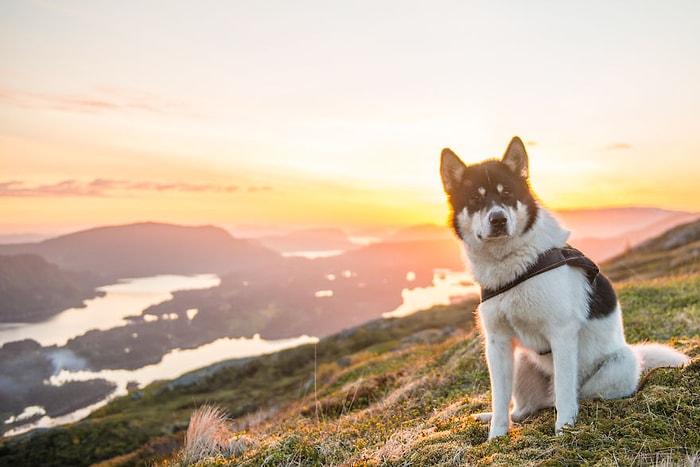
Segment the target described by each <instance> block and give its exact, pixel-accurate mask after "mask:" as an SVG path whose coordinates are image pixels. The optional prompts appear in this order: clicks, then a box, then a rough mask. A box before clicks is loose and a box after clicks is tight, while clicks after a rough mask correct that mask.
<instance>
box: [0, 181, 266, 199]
mask: <svg viewBox="0 0 700 467" xmlns="http://www.w3.org/2000/svg"><path fill="white" fill-rule="evenodd" d="M267 191H272V187H269V186H248V187H242V186H239V185H216V184H193V183H158V182H149V181H138V182H130V181H126V180H113V179H106V178H96V179H94V180H91V181H87V182H85V181H77V180H62V181H59V182H56V183H53V184H43V185H31V184H28V183H27V182H24V181H20V180H10V181H6V182H0V197H6V198H7V197H14V198H22V197H57V196H66V197H83V196H85V197H109V196H114V195H115V194H116V193H117V192H154V193H155V192H181V193H236V192H240V193H243V192H248V193H258V192H267Z"/></svg>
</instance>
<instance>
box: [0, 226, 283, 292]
mask: <svg viewBox="0 0 700 467" xmlns="http://www.w3.org/2000/svg"><path fill="white" fill-rule="evenodd" d="M20 253H31V254H37V255H40V256H42V257H43V258H45V259H46V260H48V261H50V262H52V263H55V264H56V265H58V266H59V267H61V268H62V269H67V270H71V271H90V272H92V273H94V274H95V275H96V276H98V277H100V278H102V279H103V280H105V281H110V280H114V279H121V278H126V277H143V276H152V275H157V274H165V273H169V274H196V273H220V274H221V273H227V272H232V271H236V270H239V269H241V268H244V267H245V268H251V267H256V266H263V265H266V264H269V263H271V262H274V261H275V260H277V259H278V258H279V255H278V254H277V253H275V252H273V251H272V250H269V249H267V248H265V247H263V246H261V245H259V244H257V243H256V242H253V241H249V240H241V239H236V238H234V237H233V236H231V234H229V233H228V232H227V231H226V230H224V229H221V228H219V227H214V226H198V227H189V226H181V225H174V224H162V223H155V222H145V223H138V224H128V225H120V226H108V227H97V228H94V229H90V230H84V231H80V232H76V233H72V234H68V235H63V236H60V237H56V238H52V239H48V240H44V241H42V242H38V243H24V244H10V245H0V254H5V255H8V254H20Z"/></svg>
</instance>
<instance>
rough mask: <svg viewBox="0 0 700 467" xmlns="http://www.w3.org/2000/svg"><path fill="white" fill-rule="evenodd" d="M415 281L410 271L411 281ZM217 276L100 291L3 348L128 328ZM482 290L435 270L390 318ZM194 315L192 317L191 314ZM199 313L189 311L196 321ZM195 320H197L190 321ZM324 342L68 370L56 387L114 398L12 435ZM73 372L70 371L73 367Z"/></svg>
mask: <svg viewBox="0 0 700 467" xmlns="http://www.w3.org/2000/svg"><path fill="white" fill-rule="evenodd" d="M411 277H415V274H413V273H411V272H408V273H407V279H409V280H410V278H411ZM220 282H221V281H220V279H219V278H218V277H217V276H215V275H213V274H203V275H195V276H175V275H163V276H155V277H146V278H135V279H125V280H123V281H120V282H119V283H117V284H113V285H109V286H106V287H102V288H100V290H102V291H104V292H105V296H103V297H98V298H95V299H92V300H87V301H86V306H85V307H84V308H72V309H69V310H66V311H64V312H62V313H60V314H58V315H56V316H55V317H54V318H53V319H51V320H49V321H45V322H41V323H28V324H22V323H13V324H2V325H0V345H1V344H2V343H5V342H11V341H17V340H21V339H26V338H29V339H34V340H36V341H38V342H39V343H41V345H43V346H50V345H58V346H62V345H64V344H65V343H66V342H67V341H68V340H69V339H70V338H72V337H76V336H79V335H82V334H84V333H85V332H87V331H89V330H91V329H102V330H106V329H110V328H112V327H115V326H124V325H126V324H128V321H127V319H126V318H127V317H129V316H135V315H141V314H142V312H143V310H145V309H146V308H148V307H149V306H151V305H155V304H157V303H161V302H163V301H166V300H169V299H170V298H172V292H174V291H176V290H186V289H206V288H211V287H215V286H217V285H219V284H220ZM478 293H479V289H478V287H477V286H475V285H474V284H473V283H472V282H471V277H470V276H469V275H468V274H466V273H463V272H455V271H450V270H441V269H438V270H435V272H434V275H433V284H432V285H431V286H429V287H415V288H411V289H409V288H407V289H404V290H403V293H402V297H403V303H402V304H401V305H400V306H399V307H398V308H396V309H395V310H392V311H390V312H388V313H385V314H384V316H385V317H399V316H405V315H408V314H410V313H413V312H416V311H418V310H423V309H426V308H430V307H431V306H433V305H436V304H450V303H455V302H457V301H460V300H463V299H465V298H469V297H473V296H474V295H475V294H478ZM190 312H192V314H190ZM196 312H197V310H196V309H192V310H188V316H193V314H194V313H196ZM190 319H191V317H190ZM316 342H318V339H317V338H315V337H310V336H299V337H295V338H291V339H279V340H266V339H261V338H260V337H259V336H255V337H253V338H252V339H246V338H224V339H218V340H216V341H214V342H211V343H208V344H205V345H202V346H200V347H199V348H196V349H175V350H172V351H171V352H169V353H168V354H166V355H165V356H164V357H163V359H162V360H161V361H160V362H159V363H157V364H154V365H148V366H145V367H142V368H139V369H136V370H131V371H129V370H103V371H76V370H68V369H65V368H66V366H65V365H63V368H64V369H62V370H61V371H60V372H58V374H56V375H54V376H53V377H51V379H50V380H49V381H48V383H49V384H52V385H62V384H64V383H65V382H67V381H86V380H91V379H96V378H103V379H105V380H108V381H111V382H114V383H115V384H116V386H117V389H116V390H115V391H114V392H113V393H112V394H110V396H109V397H107V398H105V399H103V400H101V401H99V402H98V403H96V404H93V405H91V406H89V407H85V408H82V409H80V410H77V411H75V412H73V413H70V414H68V415H65V416H62V417H57V418H50V417H48V416H46V415H44V416H43V417H41V418H40V419H39V420H38V421H35V422H32V423H27V424H25V425H21V426H19V427H18V428H16V429H14V430H12V431H9V432H7V433H6V435H14V434H19V433H22V432H26V431H29V430H31V429H34V428H39V427H51V426H57V425H61V424H65V423H70V422H73V421H76V420H79V419H81V418H83V417H85V416H87V415H88V414H89V413H90V412H92V411H93V410H95V409H97V408H99V407H101V406H103V405H105V404H106V403H107V402H109V400H111V399H113V398H115V397H118V396H121V395H125V394H127V389H126V387H127V384H128V383H129V382H135V383H138V385H139V387H144V386H146V385H148V384H150V383H152V382H153V381H156V380H163V379H174V378H177V377H178V376H180V375H182V374H184V373H188V372H190V371H192V370H195V369H198V368H202V367H206V366H208V365H211V364H213V363H216V362H219V361H222V360H227V359H232V358H244V357H250V356H256V355H262V354H266V353H273V352H277V351H280V350H283V349H286V348H291V347H296V346H299V345H302V344H309V343H316ZM68 367H69V368H70V366H68ZM43 413H44V411H43V408H42V407H36V406H33V407H27V408H25V412H24V414H22V415H20V416H18V417H17V419H22V418H31V417H32V416H34V417H35V418H36V416H37V415H42V414H43Z"/></svg>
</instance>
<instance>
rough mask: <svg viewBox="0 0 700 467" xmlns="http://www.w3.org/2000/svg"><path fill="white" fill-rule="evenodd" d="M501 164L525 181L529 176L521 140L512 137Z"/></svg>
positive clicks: (525, 152)
mask: <svg viewBox="0 0 700 467" xmlns="http://www.w3.org/2000/svg"><path fill="white" fill-rule="evenodd" d="M503 163H504V164H505V165H507V166H508V168H509V169H510V170H511V171H512V172H513V173H514V174H515V175H517V176H518V177H520V178H523V179H527V178H528V177H529V176H530V170H529V169H528V160H527V151H525V145H524V144H523V142H522V140H521V139H520V138H518V137H517V136H514V137H513V139H511V140H510V144H509V145H508V148H507V149H506V152H505V154H503Z"/></svg>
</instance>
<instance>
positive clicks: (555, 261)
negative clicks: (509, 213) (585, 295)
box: [481, 245, 600, 302]
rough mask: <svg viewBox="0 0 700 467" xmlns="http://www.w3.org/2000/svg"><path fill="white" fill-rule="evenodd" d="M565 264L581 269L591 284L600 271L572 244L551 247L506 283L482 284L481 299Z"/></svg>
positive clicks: (483, 299)
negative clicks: (496, 284)
mask: <svg viewBox="0 0 700 467" xmlns="http://www.w3.org/2000/svg"><path fill="white" fill-rule="evenodd" d="M565 264H568V265H569V266H574V267H578V268H581V269H583V270H584V271H585V273H586V276H588V280H589V281H590V282H591V284H592V283H593V281H594V280H595V278H596V277H597V276H598V273H599V272H600V270H599V269H598V266H597V265H596V264H595V263H594V262H593V261H592V260H591V259H589V258H587V257H586V256H585V255H584V254H583V253H581V252H580V251H579V250H577V249H576V248H574V247H572V246H569V245H566V246H565V247H562V248H551V249H549V250H547V251H545V252H544V253H542V254H540V255H539V256H538V257H537V261H535V262H534V263H532V264H531V265H530V266H529V267H528V268H527V270H526V271H525V272H524V273H522V274H521V275H519V276H518V277H516V278H515V279H513V280H512V281H510V282H508V283H507V284H505V285H502V286H501V287H499V288H497V289H489V288H486V287H483V286H482V287H481V301H482V302H485V301H486V300H488V299H489V298H493V297H495V296H496V295H499V294H502V293H503V292H505V291H507V290H510V289H512V288H513V287H515V286H516V285H518V284H520V283H521V282H525V281H526V280H528V279H530V278H532V277H535V276H536V275H538V274H542V273H543V272H547V271H551V270H552V269H556V268H558V267H560V266H564V265H565Z"/></svg>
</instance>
